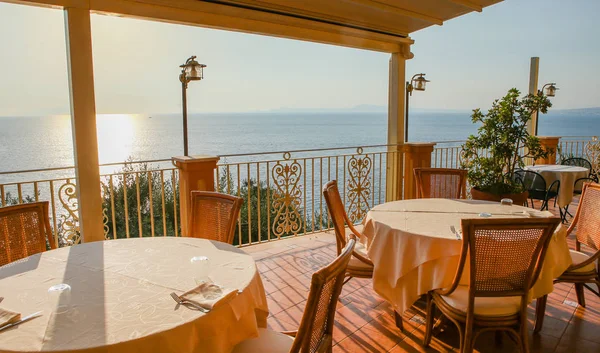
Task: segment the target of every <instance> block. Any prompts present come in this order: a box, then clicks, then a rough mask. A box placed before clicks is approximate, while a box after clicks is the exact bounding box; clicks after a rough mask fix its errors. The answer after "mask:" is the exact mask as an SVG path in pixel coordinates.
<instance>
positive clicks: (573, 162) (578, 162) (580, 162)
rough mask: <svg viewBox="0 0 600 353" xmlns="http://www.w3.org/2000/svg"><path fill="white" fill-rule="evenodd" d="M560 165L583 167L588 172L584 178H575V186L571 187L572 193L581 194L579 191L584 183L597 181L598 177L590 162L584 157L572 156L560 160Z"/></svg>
mask: <svg viewBox="0 0 600 353" xmlns="http://www.w3.org/2000/svg"><path fill="white" fill-rule="evenodd" d="M560 164H561V165H569V166H574V167H583V168H587V169H588V170H589V171H590V173H589V174H588V176H587V177H585V178H579V179H577V180H575V188H574V189H573V193H574V194H576V195H581V191H582V189H583V184H584V183H597V182H598V177H597V176H596V175H595V174H594V170H593V167H592V163H591V162H590V161H588V160H587V159H585V158H580V157H573V158H567V159H564V160H562V161H561V162H560Z"/></svg>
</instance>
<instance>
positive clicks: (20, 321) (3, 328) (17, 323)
mask: <svg viewBox="0 0 600 353" xmlns="http://www.w3.org/2000/svg"><path fill="white" fill-rule="evenodd" d="M39 316H42V312H41V311H38V312H37V313H33V314H30V315H27V316H25V317H24V318H22V319H21V320H19V321H15V322H13V323H12V324H6V325H4V326H0V331H3V330H6V329H7V328H10V327H13V326H17V325H19V324H22V323H24V322H25V321H29V320H31V319H35V318H36V317H39Z"/></svg>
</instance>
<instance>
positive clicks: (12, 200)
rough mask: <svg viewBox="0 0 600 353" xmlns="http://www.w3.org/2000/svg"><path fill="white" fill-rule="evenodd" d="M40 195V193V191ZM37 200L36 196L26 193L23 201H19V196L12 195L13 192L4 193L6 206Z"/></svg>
mask: <svg viewBox="0 0 600 353" xmlns="http://www.w3.org/2000/svg"><path fill="white" fill-rule="evenodd" d="M38 196H39V193H38ZM32 202H35V196H31V195H25V196H23V202H19V198H18V197H17V196H12V194H11V193H10V192H7V193H6V195H4V203H5V204H6V206H14V205H18V204H21V203H32Z"/></svg>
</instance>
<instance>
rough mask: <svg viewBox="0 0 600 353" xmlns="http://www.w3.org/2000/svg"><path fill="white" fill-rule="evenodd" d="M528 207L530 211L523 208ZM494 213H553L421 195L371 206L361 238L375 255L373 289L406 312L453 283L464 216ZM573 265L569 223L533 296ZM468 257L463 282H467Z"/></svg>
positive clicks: (550, 251)
mask: <svg viewBox="0 0 600 353" xmlns="http://www.w3.org/2000/svg"><path fill="white" fill-rule="evenodd" d="M523 211H526V212H528V214H525V213H523ZM483 212H485V213H490V214H491V215H492V217H502V218H507V217H527V216H530V215H533V216H536V217H550V216H552V213H550V212H541V211H536V210H533V209H530V208H526V207H522V206H503V205H500V203H498V202H488V201H471V200H448V199H418V200H404V201H395V202H388V203H385V204H381V205H378V206H375V207H373V208H372V209H371V210H370V211H369V212H368V214H367V216H366V218H365V222H364V224H365V225H364V229H363V236H364V239H361V241H362V242H363V243H364V244H365V246H366V248H367V253H368V255H369V258H370V259H371V261H373V265H374V270H373V289H374V290H375V292H377V293H378V294H379V295H381V296H382V297H383V298H384V299H386V300H387V301H388V302H390V303H391V304H392V305H393V306H394V309H395V310H396V312H398V313H400V314H401V313H403V312H404V311H405V310H407V309H408V308H410V306H411V305H412V304H413V303H414V302H415V301H416V300H417V299H419V297H420V296H421V295H423V294H426V293H427V292H429V291H430V290H433V289H437V288H447V287H449V286H450V285H451V284H452V280H453V278H454V275H455V274H456V269H457V267H458V260H459V256H460V252H461V242H462V241H461V240H460V234H459V232H460V230H461V227H460V220H461V219H463V218H477V217H479V214H480V213H483ZM570 265H571V255H570V253H569V247H568V245H567V240H566V229H565V227H563V226H562V225H560V226H559V227H558V228H557V230H556V231H555V234H554V236H553V237H552V240H551V241H550V246H549V248H548V251H547V253H546V258H545V260H544V265H543V268H542V271H541V273H540V277H539V278H538V280H537V282H536V283H535V285H534V286H533V288H532V290H531V298H539V297H541V296H543V295H545V294H548V293H550V292H552V289H553V282H552V281H553V280H554V278H556V277H558V276H559V275H560V274H561V273H563V272H564V271H565V270H566V269H567V268H568V267H569V266H570ZM468 273H469V271H468V261H467V264H466V265H465V271H464V273H463V276H462V278H461V284H468V283H469V277H468V276H469V275H468Z"/></svg>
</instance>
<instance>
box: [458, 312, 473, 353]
mask: <svg viewBox="0 0 600 353" xmlns="http://www.w3.org/2000/svg"><path fill="white" fill-rule="evenodd" d="M474 338H475V336H474V334H473V319H472V318H471V319H469V318H468V317H467V320H466V322H465V337H464V342H463V346H462V350H461V352H463V353H472V352H473V346H474V343H475V342H474V341H475V340H474Z"/></svg>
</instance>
